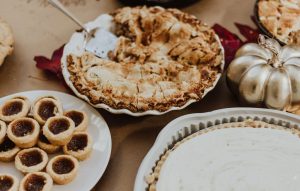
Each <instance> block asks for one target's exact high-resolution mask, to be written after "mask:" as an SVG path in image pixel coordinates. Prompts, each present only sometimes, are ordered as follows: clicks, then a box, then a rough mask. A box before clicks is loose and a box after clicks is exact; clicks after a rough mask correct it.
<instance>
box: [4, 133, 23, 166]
mask: <svg viewBox="0 0 300 191" xmlns="http://www.w3.org/2000/svg"><path fill="white" fill-rule="evenodd" d="M19 151H20V148H19V147H17V146H16V145H15V143H14V142H12V141H11V140H10V139H9V138H8V137H5V138H4V141H3V142H2V143H1V144H0V161H1V162H11V161H13V160H14V159H15V156H16V155H17V153H18V152H19Z"/></svg>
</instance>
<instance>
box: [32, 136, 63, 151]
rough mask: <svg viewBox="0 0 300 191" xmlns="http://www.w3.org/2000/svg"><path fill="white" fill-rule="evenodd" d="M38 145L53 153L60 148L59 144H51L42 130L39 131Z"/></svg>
mask: <svg viewBox="0 0 300 191" xmlns="http://www.w3.org/2000/svg"><path fill="white" fill-rule="evenodd" d="M37 144H38V146H39V147H40V148H41V149H43V150H44V151H46V153H48V154H54V153H57V152H58V151H59V150H60V148H61V147H60V146H58V145H53V144H51V143H50V141H49V140H48V139H47V138H46V137H45V135H44V134H43V132H41V133H40V136H39V140H38V143H37Z"/></svg>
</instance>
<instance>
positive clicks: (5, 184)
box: [0, 174, 19, 191]
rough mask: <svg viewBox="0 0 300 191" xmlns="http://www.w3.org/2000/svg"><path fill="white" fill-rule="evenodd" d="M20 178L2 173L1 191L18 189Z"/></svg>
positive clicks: (0, 175)
mask: <svg viewBox="0 0 300 191" xmlns="http://www.w3.org/2000/svg"><path fill="white" fill-rule="evenodd" d="M18 189H19V180H18V178H17V177H15V176H13V175H10V174H0V191H18Z"/></svg>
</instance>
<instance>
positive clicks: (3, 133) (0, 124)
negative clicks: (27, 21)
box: [0, 121, 7, 144]
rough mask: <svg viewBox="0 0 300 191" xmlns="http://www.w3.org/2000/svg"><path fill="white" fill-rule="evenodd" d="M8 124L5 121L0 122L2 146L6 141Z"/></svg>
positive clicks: (0, 141)
mask: <svg viewBox="0 0 300 191" xmlns="http://www.w3.org/2000/svg"><path fill="white" fill-rule="evenodd" d="M6 129H7V127H6V123H4V122H3V121H0V144H1V143H2V142H3V141H4V139H5V136H6Z"/></svg>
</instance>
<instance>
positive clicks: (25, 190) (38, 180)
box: [19, 172, 53, 191]
mask: <svg viewBox="0 0 300 191" xmlns="http://www.w3.org/2000/svg"><path fill="white" fill-rule="evenodd" d="M52 187H53V180H52V178H51V177H50V175H49V174H47V173H45V172H33V173H28V174H27V175H26V176H25V177H24V178H23V179H22V181H21V184H20V189H19V191H32V190H39V191H51V189H52Z"/></svg>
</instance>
